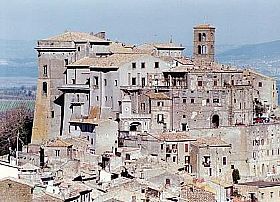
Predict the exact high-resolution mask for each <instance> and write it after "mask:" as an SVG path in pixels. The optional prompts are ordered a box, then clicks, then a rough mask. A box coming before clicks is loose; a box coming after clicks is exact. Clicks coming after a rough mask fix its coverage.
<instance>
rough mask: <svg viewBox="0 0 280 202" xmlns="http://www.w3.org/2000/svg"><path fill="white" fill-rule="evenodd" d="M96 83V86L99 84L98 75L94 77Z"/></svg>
mask: <svg viewBox="0 0 280 202" xmlns="http://www.w3.org/2000/svg"><path fill="white" fill-rule="evenodd" d="M94 85H95V86H98V76H95V77H94Z"/></svg>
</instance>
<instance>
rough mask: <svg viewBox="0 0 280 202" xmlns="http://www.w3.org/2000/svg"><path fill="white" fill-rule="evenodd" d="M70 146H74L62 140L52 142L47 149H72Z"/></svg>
mask: <svg viewBox="0 0 280 202" xmlns="http://www.w3.org/2000/svg"><path fill="white" fill-rule="evenodd" d="M70 146H72V145H71V144H69V143H67V142H65V141H63V140H61V139H55V140H52V141H50V142H49V143H48V144H47V147H70Z"/></svg>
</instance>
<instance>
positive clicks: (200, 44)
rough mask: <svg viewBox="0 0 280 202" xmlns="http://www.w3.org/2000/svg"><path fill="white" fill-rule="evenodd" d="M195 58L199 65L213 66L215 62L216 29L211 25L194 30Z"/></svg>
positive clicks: (198, 26) (202, 25)
mask: <svg viewBox="0 0 280 202" xmlns="http://www.w3.org/2000/svg"><path fill="white" fill-rule="evenodd" d="M193 34H194V36H193V40H194V41H193V58H194V61H195V62H196V63H197V64H200V65H211V63H213V62H214V60H215V27H212V26H211V25H209V24H201V25H197V26H195V27H194V28H193Z"/></svg>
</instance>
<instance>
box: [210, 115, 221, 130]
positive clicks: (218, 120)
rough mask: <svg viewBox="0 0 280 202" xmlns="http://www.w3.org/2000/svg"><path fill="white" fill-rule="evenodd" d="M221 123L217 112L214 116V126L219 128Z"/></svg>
mask: <svg viewBox="0 0 280 202" xmlns="http://www.w3.org/2000/svg"><path fill="white" fill-rule="evenodd" d="M219 125H220V118H219V116H218V115H217V114H215V115H214V116H213V117H212V126H213V128H218V127H219Z"/></svg>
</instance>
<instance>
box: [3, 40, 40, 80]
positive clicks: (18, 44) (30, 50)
mask: <svg viewBox="0 0 280 202" xmlns="http://www.w3.org/2000/svg"><path fill="white" fill-rule="evenodd" d="M35 46H36V42H35V41H25V40H3V39H0V77H1V78H6V77H32V78H36V77H37V60H36V51H35V50H34V47H35ZM1 81H2V79H1Z"/></svg>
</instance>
